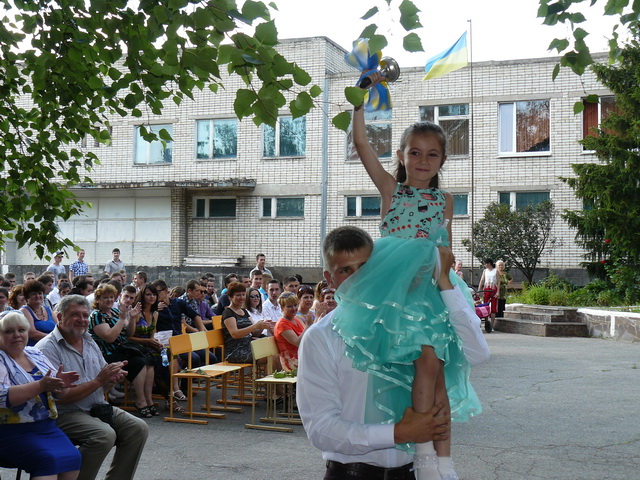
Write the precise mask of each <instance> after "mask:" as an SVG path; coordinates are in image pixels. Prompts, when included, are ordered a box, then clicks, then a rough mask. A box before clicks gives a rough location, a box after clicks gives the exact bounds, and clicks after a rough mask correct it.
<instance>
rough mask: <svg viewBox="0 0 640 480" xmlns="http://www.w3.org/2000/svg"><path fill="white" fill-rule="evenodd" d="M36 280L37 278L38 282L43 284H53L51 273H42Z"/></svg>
mask: <svg viewBox="0 0 640 480" xmlns="http://www.w3.org/2000/svg"><path fill="white" fill-rule="evenodd" d="M36 280H38V281H39V282H40V283H42V284H44V285H51V284H53V277H52V276H51V275H48V274H47V275H45V274H42V275H40V276H39V277H38V278H36Z"/></svg>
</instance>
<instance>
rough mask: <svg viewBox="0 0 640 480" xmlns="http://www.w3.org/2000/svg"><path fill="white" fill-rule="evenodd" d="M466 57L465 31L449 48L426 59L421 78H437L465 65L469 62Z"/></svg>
mask: <svg viewBox="0 0 640 480" xmlns="http://www.w3.org/2000/svg"><path fill="white" fill-rule="evenodd" d="M467 57H468V54H467V32H464V33H463V34H462V36H461V37H460V38H459V39H458V41H457V42H456V43H454V44H453V46H452V47H451V48H450V49H448V50H445V51H444V52H442V53H439V54H438V55H436V56H435V57H432V58H430V59H429V60H427V64H426V65H425V67H424V71H425V72H427V74H426V75H425V76H424V78H423V79H422V80H429V79H430V78H438V77H441V76H443V75H446V74H447V73H449V72H453V71H454V70H458V69H459V68H462V67H466V66H467V65H468V64H469V61H468V60H467Z"/></svg>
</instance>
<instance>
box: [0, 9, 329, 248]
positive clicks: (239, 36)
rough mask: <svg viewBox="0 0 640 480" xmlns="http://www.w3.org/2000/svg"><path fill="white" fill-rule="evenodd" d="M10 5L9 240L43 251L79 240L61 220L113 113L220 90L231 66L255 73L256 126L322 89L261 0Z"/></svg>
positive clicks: (0, 61) (3, 206)
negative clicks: (285, 45) (290, 51)
mask: <svg viewBox="0 0 640 480" xmlns="http://www.w3.org/2000/svg"><path fill="white" fill-rule="evenodd" d="M0 8H2V10H3V11H4V14H2V17H3V18H2V22H1V25H0V99H1V100H2V101H0V130H1V133H2V137H3V142H2V143H1V144H0V155H1V156H2V163H1V164H0V190H1V191H2V192H3V195H2V196H1V197H0V212H1V213H2V215H1V216H0V246H2V245H4V243H5V242H6V240H7V239H12V238H13V239H15V240H16V241H17V243H18V245H19V246H20V247H21V246H23V245H25V244H34V245H36V254H37V255H38V256H40V257H42V256H45V255H46V253H47V252H52V251H56V250H59V249H62V248H65V247H68V246H71V242H70V241H69V240H67V239H64V238H62V237H61V235H60V234H59V231H58V228H57V226H56V221H57V220H58V219H63V220H66V219H68V218H69V217H70V216H71V215H73V214H76V213H78V212H79V211H80V210H81V208H82V203H81V202H80V201H79V200H78V199H76V198H75V197H74V195H73V194H72V193H71V192H70V191H69V190H68V188H69V187H73V186H75V185H78V184H79V183H83V182H86V183H89V182H90V178H89V175H90V171H91V168H92V167H93V166H94V165H95V164H96V163H97V161H98V158H97V157H96V155H94V154H93V153H91V152H86V151H81V150H80V149H78V148H75V147H76V145H77V142H80V141H81V140H82V139H84V138H87V137H93V138H94V139H95V140H97V141H98V142H102V143H107V142H109V138H110V137H109V130H108V127H109V126H108V122H107V120H106V119H107V116H108V115H110V114H119V115H121V116H132V117H145V116H146V115H147V114H148V113H153V114H160V113H161V112H162V108H163V104H164V103H165V102H168V101H173V102H175V103H176V104H178V105H179V104H180V103H181V102H182V101H183V100H184V99H185V97H188V98H192V91H193V90H194V89H196V88H198V89H203V88H210V89H211V90H212V91H214V92H215V91H217V89H218V88H220V87H222V86H223V84H222V75H221V70H222V69H226V70H227V71H228V72H229V73H230V74H231V75H238V76H239V77H241V78H242V79H243V80H244V82H245V84H246V88H244V89H240V90H239V91H238V92H237V96H236V100H235V103H234V108H235V111H236V114H237V116H238V118H243V117H247V116H252V118H253V121H254V122H255V123H256V124H258V125H259V124H261V123H268V124H270V125H275V121H276V119H277V116H278V110H279V109H280V108H282V107H284V106H285V105H286V103H287V102H286V100H285V97H284V95H283V92H285V91H293V100H292V101H291V102H290V104H289V108H290V110H291V113H292V115H293V116H294V117H299V116H302V115H304V114H305V113H307V112H308V111H309V110H310V109H311V108H312V106H313V98H314V97H317V96H318V95H320V93H321V89H320V88H319V87H317V86H312V85H310V83H311V77H310V76H309V74H307V72H305V71H304V70H303V69H302V68H300V67H298V66H297V65H296V64H295V63H291V62H289V61H287V60H286V59H285V58H284V57H283V56H282V55H280V54H279V53H278V52H277V51H276V49H275V46H276V44H277V43H278V38H277V37H278V35H277V30H276V27H275V24H274V22H273V21H272V20H271V16H270V12H269V8H268V7H267V6H266V5H265V4H264V3H263V2H256V1H252V0H247V1H245V2H244V3H243V4H242V7H241V8H239V7H237V6H236V3H235V1H234V0H209V1H206V2H202V1H200V0H197V1H195V0H140V1H139V2H130V1H128V0H65V1H63V2H56V1H53V0H0ZM249 26H252V27H253V28H254V30H253V35H249V34H247V33H245V30H246V29H247V28H248V27H249ZM143 133H144V134H145V138H146V139H147V140H152V139H154V138H155V135H154V134H153V133H151V132H149V131H146V132H143ZM159 136H160V138H161V139H162V140H168V139H170V136H169V135H168V133H167V132H166V131H161V132H160V135H159Z"/></svg>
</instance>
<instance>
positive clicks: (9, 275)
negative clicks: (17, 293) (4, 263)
mask: <svg viewBox="0 0 640 480" xmlns="http://www.w3.org/2000/svg"><path fill="white" fill-rule="evenodd" d="M4 279H5V280H15V279H16V274H15V273H13V272H7V273H5V274H4Z"/></svg>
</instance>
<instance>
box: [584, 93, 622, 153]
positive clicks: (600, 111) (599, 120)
mask: <svg viewBox="0 0 640 480" xmlns="http://www.w3.org/2000/svg"><path fill="white" fill-rule="evenodd" d="M603 98H610V99H613V101H614V104H615V98H616V96H615V95H598V125H596V128H598V129H600V125H602V99H603ZM582 102H583V103H584V104H585V105H586V104H587V100H586V98H583V99H582ZM584 121H585V120H584V110H583V111H582V132H581V140H584V139H585V138H586V137H585V135H584ZM582 149H583V153H593V150H587V149H586V148H585V147H584V146H583V147H582Z"/></svg>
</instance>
